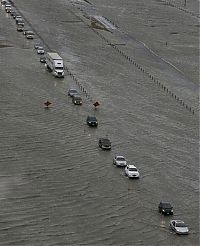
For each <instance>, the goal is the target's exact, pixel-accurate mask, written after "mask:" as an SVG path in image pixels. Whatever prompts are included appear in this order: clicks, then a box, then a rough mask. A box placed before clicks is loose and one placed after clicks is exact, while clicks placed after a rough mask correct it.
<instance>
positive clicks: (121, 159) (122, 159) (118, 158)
mask: <svg viewBox="0 0 200 246" xmlns="http://www.w3.org/2000/svg"><path fill="white" fill-rule="evenodd" d="M117 160H118V161H125V158H124V157H117Z"/></svg>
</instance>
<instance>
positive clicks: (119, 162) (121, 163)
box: [113, 155, 127, 167]
mask: <svg viewBox="0 0 200 246" xmlns="http://www.w3.org/2000/svg"><path fill="white" fill-rule="evenodd" d="M113 164H114V165H116V166H117V167H125V166H126V165H127V163H126V159H125V158H124V157H123V156H122V155H116V156H115V157H114V158H113Z"/></svg>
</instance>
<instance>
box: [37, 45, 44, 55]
mask: <svg viewBox="0 0 200 246" xmlns="http://www.w3.org/2000/svg"><path fill="white" fill-rule="evenodd" d="M37 53H38V54H39V55H44V48H43V47H42V46H39V47H38V48H37Z"/></svg>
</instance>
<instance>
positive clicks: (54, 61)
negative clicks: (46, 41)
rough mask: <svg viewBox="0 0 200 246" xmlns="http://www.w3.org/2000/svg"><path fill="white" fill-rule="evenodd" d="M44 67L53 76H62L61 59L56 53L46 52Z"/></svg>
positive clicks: (62, 65) (62, 66) (62, 64)
mask: <svg viewBox="0 0 200 246" xmlns="http://www.w3.org/2000/svg"><path fill="white" fill-rule="evenodd" d="M46 67H47V69H48V70H50V71H51V72H52V73H53V75H54V76H55V77H58V78H63V77H64V63H63V59H62V58H61V57H60V56H59V55H58V54H57V53H51V52H48V53H47V54H46Z"/></svg>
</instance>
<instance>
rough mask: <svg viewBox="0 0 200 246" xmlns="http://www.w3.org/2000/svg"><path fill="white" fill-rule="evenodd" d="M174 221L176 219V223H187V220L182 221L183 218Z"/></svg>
mask: <svg viewBox="0 0 200 246" xmlns="http://www.w3.org/2000/svg"><path fill="white" fill-rule="evenodd" d="M172 221H174V222H176V223H185V222H184V221H182V220H172Z"/></svg>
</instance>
